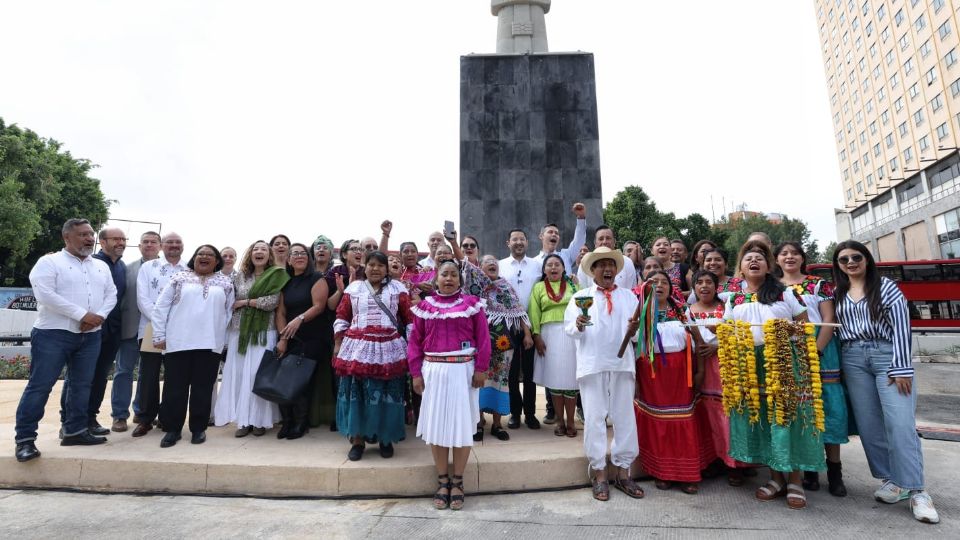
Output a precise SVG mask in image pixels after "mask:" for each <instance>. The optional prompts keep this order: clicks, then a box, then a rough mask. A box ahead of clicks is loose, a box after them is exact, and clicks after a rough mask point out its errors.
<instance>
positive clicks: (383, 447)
mask: <svg viewBox="0 0 960 540" xmlns="http://www.w3.org/2000/svg"><path fill="white" fill-rule="evenodd" d="M380 457H382V458H383V459H390V458H392V457H393V444H383V443H380Z"/></svg>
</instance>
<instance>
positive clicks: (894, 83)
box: [890, 72, 900, 90]
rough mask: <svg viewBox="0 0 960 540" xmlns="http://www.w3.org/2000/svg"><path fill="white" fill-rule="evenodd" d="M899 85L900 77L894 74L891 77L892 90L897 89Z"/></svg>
mask: <svg viewBox="0 0 960 540" xmlns="http://www.w3.org/2000/svg"><path fill="white" fill-rule="evenodd" d="M898 84H900V75H898V74H897V73H896V72H894V73H893V75H891V76H890V90H893V89H894V88H896V87H897V85H898Z"/></svg>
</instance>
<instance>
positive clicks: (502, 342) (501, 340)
mask: <svg viewBox="0 0 960 540" xmlns="http://www.w3.org/2000/svg"><path fill="white" fill-rule="evenodd" d="M510 348H511V345H510V338H508V337H507V336H500V337H498V338H497V350H498V351H509V350H510Z"/></svg>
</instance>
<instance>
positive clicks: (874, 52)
mask: <svg viewBox="0 0 960 540" xmlns="http://www.w3.org/2000/svg"><path fill="white" fill-rule="evenodd" d="M867 50H868V51H870V58H873V57H874V56H876V55H877V44H876V43H874V44H872V45H870V48H869V49H867ZM827 70H828V71H829V68H827Z"/></svg>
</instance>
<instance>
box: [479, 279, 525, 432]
mask: <svg viewBox="0 0 960 540" xmlns="http://www.w3.org/2000/svg"><path fill="white" fill-rule="evenodd" d="M463 284H464V290H465V291H468V292H469V293H470V294H472V295H474V296H479V297H480V298H483V299H484V300H485V301H486V307H485V308H484V311H485V312H486V314H487V326H488V327H489V329H490V351H491V352H490V367H489V368H488V369H487V380H486V381H485V382H484V384H483V388H481V389H480V411H481V412H485V413H495V414H510V388H509V386H508V378H509V375H510V364H511V362H512V360H513V354H514V353H513V351H514V349H516V348H517V347H520V346H521V345H522V344H521V343H516V340H515V337H514V336H517V335H519V334H520V332H521V325H523V324H526V325H528V326H529V325H530V319H529V318H527V312H526V311H525V310H524V309H523V305H522V304H521V303H520V298H519V297H518V296H517V293H516V291H514V290H513V287H511V286H510V282H508V281H507V280H505V279H503V278H498V279H496V280H491V279H490V278H488V277H487V276H486V275H485V274H484V273H483V271H482V270H480V269H479V268H477V267H476V266H474V265H473V264H471V263H470V262H466V263H465V264H464V267H463Z"/></svg>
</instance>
